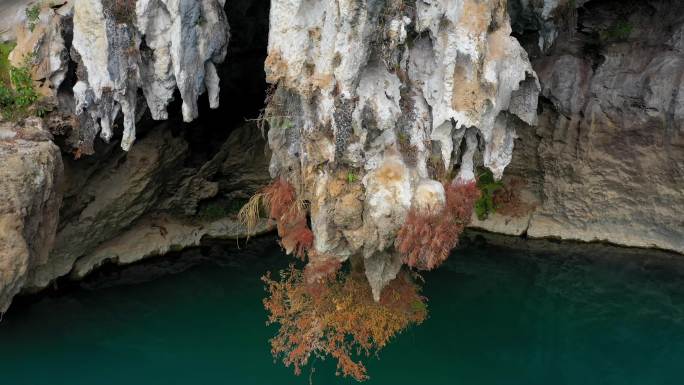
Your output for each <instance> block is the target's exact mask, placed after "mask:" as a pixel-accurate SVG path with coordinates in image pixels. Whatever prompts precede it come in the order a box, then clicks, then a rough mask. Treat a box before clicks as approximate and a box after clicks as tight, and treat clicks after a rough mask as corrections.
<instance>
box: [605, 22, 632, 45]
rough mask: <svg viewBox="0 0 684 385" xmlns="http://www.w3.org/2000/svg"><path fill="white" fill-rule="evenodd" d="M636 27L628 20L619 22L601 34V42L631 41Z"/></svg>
mask: <svg viewBox="0 0 684 385" xmlns="http://www.w3.org/2000/svg"><path fill="white" fill-rule="evenodd" d="M632 30H634V26H632V24H630V23H629V22H628V21H626V20H619V21H617V22H616V23H615V24H613V25H611V26H610V27H609V28H608V29H606V30H604V31H602V32H601V40H604V41H624V40H627V39H629V36H630V35H631V34H632Z"/></svg>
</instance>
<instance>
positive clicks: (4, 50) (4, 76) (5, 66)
mask: <svg viewBox="0 0 684 385" xmlns="http://www.w3.org/2000/svg"><path fill="white" fill-rule="evenodd" d="M14 47H15V44H14V43H0V84H5V85H9V82H10V77H9V70H10V68H11V65H10V62H9V54H10V52H12V50H13V49H14Z"/></svg>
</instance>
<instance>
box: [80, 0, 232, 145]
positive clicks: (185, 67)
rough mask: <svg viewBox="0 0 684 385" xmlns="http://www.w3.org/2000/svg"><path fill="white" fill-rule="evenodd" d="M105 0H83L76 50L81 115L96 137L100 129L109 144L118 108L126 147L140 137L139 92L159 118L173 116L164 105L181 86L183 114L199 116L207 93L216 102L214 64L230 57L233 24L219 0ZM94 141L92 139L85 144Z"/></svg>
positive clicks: (217, 88) (122, 142)
mask: <svg viewBox="0 0 684 385" xmlns="http://www.w3.org/2000/svg"><path fill="white" fill-rule="evenodd" d="M117 6H119V5H118V4H117V3H115V2H112V1H107V0H77V1H76V4H75V6H74V8H75V10H74V38H73V49H74V51H75V52H76V53H77V54H78V57H79V59H80V63H79V64H80V65H82V66H83V76H80V77H79V80H78V82H77V83H76V85H75V86H74V97H75V99H76V114H77V115H87V116H88V117H89V118H90V121H89V122H84V121H83V120H81V123H82V124H83V123H85V124H86V125H87V126H88V127H89V128H88V130H89V131H90V133H91V134H93V133H96V132H97V130H98V127H97V126H98V122H99V126H100V127H101V132H100V135H101V137H102V138H103V139H104V140H105V141H108V140H109V139H110V138H111V136H112V124H113V121H114V120H115V119H116V117H117V115H118V114H119V112H122V113H123V117H124V133H123V138H122V140H121V147H122V148H123V149H124V150H129V149H130V148H131V145H132V144H133V142H134V141H135V123H136V108H137V97H138V89H140V88H142V89H143V92H144V95H145V98H146V100H147V106H148V107H149V108H150V111H151V114H152V117H153V118H154V119H156V120H161V119H166V118H167V117H168V114H167V111H166V106H167V105H168V104H169V102H170V101H171V100H172V99H173V92H174V90H175V89H176V88H178V90H179V91H180V95H181V98H182V99H183V108H182V109H183V118H184V120H185V121H186V122H189V121H192V120H193V119H195V118H197V115H198V111H197V99H198V97H199V95H200V94H202V93H204V92H205V91H208V92H209V100H210V104H211V107H212V108H217V107H218V91H219V86H218V81H219V79H218V75H217V73H216V68H215V67H214V65H215V63H220V62H222V61H223V60H224V59H225V56H226V53H227V47H228V38H229V34H228V22H227V20H226V15H225V13H224V11H223V2H222V1H218V0H203V1H194V0H168V1H162V0H139V1H136V2H135V9H126V10H119V9H116V7H117ZM85 145H86V146H88V145H89V144H88V143H85Z"/></svg>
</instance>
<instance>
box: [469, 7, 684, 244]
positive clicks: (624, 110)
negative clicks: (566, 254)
mask: <svg viewBox="0 0 684 385" xmlns="http://www.w3.org/2000/svg"><path fill="white" fill-rule="evenodd" d="M578 5H579V4H578ZM575 12H576V13H577V28H576V29H575V30H574V31H573V33H572V34H568V33H566V34H560V35H559V36H558V37H557V38H556V40H555V44H554V46H553V47H552V48H551V49H549V50H547V51H546V52H539V51H538V49H537V48H536V47H528V50H529V51H531V52H535V51H537V54H536V57H535V58H534V60H533V65H534V68H535V69H536V70H537V74H538V75H539V79H540V82H541V84H542V95H543V100H544V103H543V107H542V108H541V113H540V119H539V124H538V126H537V128H536V129H532V130H529V129H527V128H525V127H521V129H520V130H518V132H519V134H520V136H521V140H519V141H518V143H516V150H515V152H514V157H513V163H512V165H511V167H510V168H508V169H507V175H506V177H505V178H504V180H506V181H511V180H513V179H516V178H517V179H521V180H524V181H525V183H526V185H527V187H526V188H525V189H524V190H525V191H524V195H525V198H524V199H525V201H526V204H529V205H531V206H530V208H531V209H530V210H529V211H528V212H527V213H526V214H524V215H520V216H516V217H511V216H506V215H494V216H493V217H492V218H490V219H489V220H487V221H485V222H484V223H476V224H477V226H479V227H482V228H486V229H490V230H493V231H500V232H505V233H510V234H523V233H526V234H527V235H529V236H531V237H557V238H563V239H577V240H583V241H608V242H612V243H616V244H620V245H628V246H638V247H655V248H661V249H666V250H673V251H677V252H680V253H682V252H684V222H683V221H682V218H684V110H683V108H682V106H684V104H683V102H684V100H683V99H682V98H684V96H683V95H684V94H683V92H682V91H683V90H684V77H683V75H684V50H683V47H684V33H683V31H684V6H683V5H682V4H681V3H680V2H677V1H645V2H627V3H625V2H622V1H593V2H588V3H586V4H584V6H583V7H581V8H580V9H578V10H576V11H575ZM523 39H524V37H523ZM536 40H537V39H535V38H532V39H529V41H530V42H531V43H532V45H534V42H535V41H536Z"/></svg>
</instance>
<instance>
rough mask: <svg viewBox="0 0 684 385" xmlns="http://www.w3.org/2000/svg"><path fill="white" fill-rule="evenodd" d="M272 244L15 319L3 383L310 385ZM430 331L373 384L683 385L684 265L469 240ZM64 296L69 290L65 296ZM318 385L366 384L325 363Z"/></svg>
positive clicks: (660, 258)
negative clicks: (281, 300)
mask: <svg viewBox="0 0 684 385" xmlns="http://www.w3.org/2000/svg"><path fill="white" fill-rule="evenodd" d="M291 261H292V260H291V259H290V258H289V257H286V256H284V255H283V254H282V253H281V251H280V250H279V249H278V247H277V245H276V244H275V243H274V242H273V239H272V238H269V237H266V238H260V239H256V240H252V241H250V243H249V245H248V246H247V247H243V248H241V249H237V248H236V247H235V243H233V242H231V243H225V244H221V243H215V244H207V245H205V246H202V247H200V248H196V249H192V250H189V251H185V252H182V253H177V254H174V255H172V256H168V257H165V258H156V259H152V260H149V261H144V262H142V263H139V264H136V265H133V266H128V267H123V268H121V267H119V268H116V267H108V268H104V269H102V270H100V271H99V272H97V273H96V274H94V275H92V276H91V277H89V278H88V279H87V280H85V281H83V282H81V283H73V284H71V285H67V286H68V288H63V289H61V290H58V291H55V292H53V293H50V294H47V295H45V294H44V295H40V296H35V297H32V298H31V299H30V300H24V301H21V302H22V303H19V304H18V305H16V306H13V307H12V309H11V310H10V312H9V313H8V314H7V315H6V316H5V319H4V321H3V322H2V323H0V373H2V383H3V384H32V385H35V384H55V385H56V384H70V385H74V384H123V383H125V384H146V385H147V384H306V383H308V382H309V371H308V369H307V370H305V372H304V374H302V375H301V376H299V377H296V376H294V375H293V374H292V371H291V369H288V368H285V367H283V365H282V364H280V363H279V362H278V363H275V364H274V363H273V359H272V357H271V354H270V351H269V344H268V339H269V338H271V337H272V336H273V335H274V334H275V331H276V329H275V328H274V327H266V326H265V320H266V313H265V311H264V309H263V307H262V299H263V297H264V289H263V284H262V282H261V281H260V280H259V278H260V277H261V276H262V275H263V274H264V273H265V272H266V271H268V270H272V271H276V270H279V269H282V268H285V267H286V266H287V265H288V264H289V263H290V262H291ZM423 276H424V278H425V281H426V283H425V285H424V291H423V293H424V295H425V296H427V297H428V298H429V302H428V307H429V312H430V313H429V318H428V319H427V320H426V321H425V322H424V323H423V324H422V325H421V326H418V327H413V328H411V329H409V330H408V331H407V332H405V333H403V334H402V335H400V336H399V337H397V338H396V339H395V340H394V341H393V342H392V343H391V344H390V345H389V346H388V347H387V348H385V349H384V350H383V351H381V353H380V355H379V357H378V358H377V359H376V358H370V359H366V360H365V361H364V363H365V364H366V365H367V367H368V373H369V374H370V376H371V379H370V380H369V381H368V383H369V384H393V385H396V384H417V383H418V384H478V385H479V384H526V385H529V384H540V385H541V384H544V385H547V384H586V383H591V384H620V385H624V384H640V385H644V384H679V383H681V373H680V369H681V364H682V362H684V314H683V313H684V263H682V261H681V260H680V259H678V257H677V256H672V255H669V254H666V253H660V252H647V251H643V250H634V249H621V248H614V247H609V246H603V245H575V244H571V243H553V242H540V241H522V240H519V239H515V238H498V237H490V236H486V237H483V236H482V235H481V234H475V233H469V234H468V235H467V236H466V238H465V239H464V242H463V244H462V246H461V248H460V249H459V250H457V251H455V252H454V254H453V255H452V256H451V258H450V259H449V260H448V261H447V262H446V263H445V264H444V265H443V266H442V267H441V268H440V269H438V270H436V271H433V272H430V273H426V274H424V275H423ZM63 287H64V285H63ZM314 366H315V372H314V373H313V374H312V376H311V379H312V380H313V383H314V384H326V385H327V384H335V383H352V382H353V381H352V380H349V379H341V378H337V377H335V376H334V372H335V368H334V364H333V362H331V361H330V360H328V361H326V362H320V361H317V362H315V364H314Z"/></svg>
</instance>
